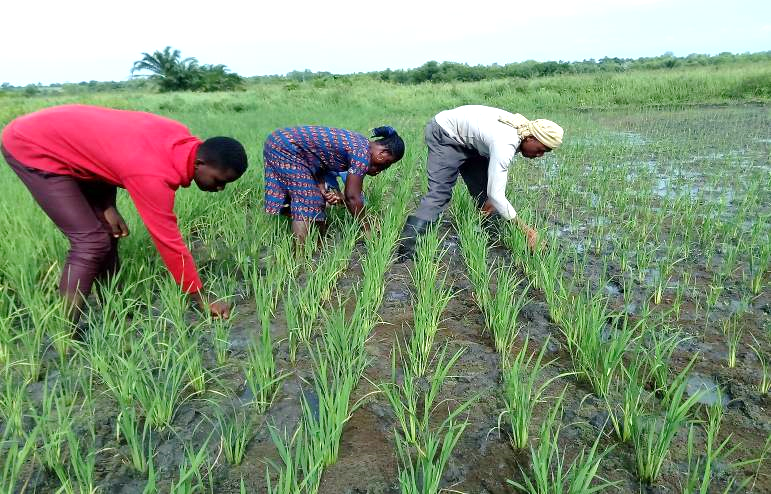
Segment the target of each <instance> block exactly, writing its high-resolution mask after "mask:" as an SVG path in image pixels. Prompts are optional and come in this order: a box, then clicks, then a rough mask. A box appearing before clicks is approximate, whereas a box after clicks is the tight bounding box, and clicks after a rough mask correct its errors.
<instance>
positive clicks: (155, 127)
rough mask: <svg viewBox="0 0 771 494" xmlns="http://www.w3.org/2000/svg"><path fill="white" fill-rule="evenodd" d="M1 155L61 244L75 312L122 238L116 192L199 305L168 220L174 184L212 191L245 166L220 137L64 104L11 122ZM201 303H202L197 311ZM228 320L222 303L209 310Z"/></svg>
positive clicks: (193, 277) (234, 144) (237, 149)
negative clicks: (62, 238) (65, 243)
mask: <svg viewBox="0 0 771 494" xmlns="http://www.w3.org/2000/svg"><path fill="white" fill-rule="evenodd" d="M2 148H3V154H4V156H5V158H6V161H8V163H9V165H10V166H11V168H12V169H13V170H14V171H15V172H16V174H17V175H18V176H19V178H20V179H21V180H22V181H23V182H24V184H25V185H26V186H27V188H28V189H29V190H30V193H31V194H32V196H33V197H34V198H35V200H36V201H37V202H38V204H39V205H40V206H41V208H42V209H43V210H44V211H45V212H46V214H48V216H49V217H50V218H51V219H52V220H53V222H54V223H55V224H56V225H57V226H58V227H59V229H60V230H61V231H62V232H63V233H64V234H65V235H66V236H67V238H68V240H69V241H70V252H69V254H68V257H67V261H66V263H65V265H64V272H63V274H62V279H61V282H60V291H61V293H62V295H63V296H65V297H66V298H67V299H69V300H70V301H71V302H72V303H73V305H75V306H78V305H79V304H80V303H81V302H82V297H83V296H85V295H88V293H89V292H90V290H91V285H92V283H93V281H94V279H96V278H97V277H99V276H102V275H104V274H109V272H112V271H114V270H115V269H117V239H118V238H120V237H123V236H126V235H128V228H127V227H126V224H125V222H124V221H123V218H122V217H121V216H120V214H119V213H118V211H117V209H116V207H115V195H116V187H122V188H125V189H126V191H127V192H128V193H129V195H130V196H131V199H132V201H133V202H134V204H135V206H136V208H137V211H138V213H139V215H140V217H141V218H142V221H143V222H144V224H145V225H146V227H147V229H148V231H149V232H150V235H151V236H152V239H153V242H154V243H155V245H156V247H157V249H158V252H159V253H160V255H161V257H162V258H163V261H164V263H165V264H166V266H167V268H168V270H169V272H170V273H171V275H172V276H173V277H174V279H175V280H176V282H177V283H178V284H179V285H180V286H181V287H182V289H183V290H184V291H185V292H187V293H189V294H190V295H191V296H192V297H193V298H194V299H195V300H196V301H198V302H199V303H200V304H204V301H203V300H202V297H201V293H202V288H203V284H202V282H201V279H200V277H199V276H198V272H197V269H196V266H195V262H194V261H193V258H192V256H191V254H190V251H189V250H188V249H187V247H186V246H185V243H184V241H183V239H182V235H181V233H180V231H179V228H178V226H177V217H176V215H175V214H174V197H175V192H176V190H177V188H178V187H188V186H189V185H190V184H191V183H192V182H193V181H195V182H196V184H197V186H198V188H199V189H201V190H203V191H207V192H217V191H221V190H223V189H224V188H225V186H226V185H227V184H228V183H230V182H233V181H235V180H237V179H238V178H239V177H240V176H241V175H242V174H243V173H244V171H246V168H247V157H246V152H245V151H244V148H243V146H242V145H241V144H240V143H239V142H238V141H236V140H235V139H231V138H229V137H215V138H212V139H208V140H206V141H204V142H201V140H200V139H199V138H197V137H195V136H193V135H192V134H191V133H190V131H189V130H188V129H187V127H185V126H184V125H182V124H181V123H179V122H176V121H174V120H171V119H168V118H165V117H161V116H158V115H153V114H150V113H144V112H136V111H124V110H112V109H108V108H100V107H96V106H85V105H65V106H58V107H53V108H48V109H45V110H41V111H38V112H35V113H32V114H29V115H26V116H22V117H20V118H18V119H16V120H14V121H12V122H11V123H10V124H8V126H6V128H5V129H4V131H3V135H2ZM205 305H207V304H204V306H205ZM210 309H211V310H212V313H213V314H214V315H222V316H227V315H228V311H229V308H228V307H227V306H226V305H225V304H219V303H215V304H212V305H211V306H210Z"/></svg>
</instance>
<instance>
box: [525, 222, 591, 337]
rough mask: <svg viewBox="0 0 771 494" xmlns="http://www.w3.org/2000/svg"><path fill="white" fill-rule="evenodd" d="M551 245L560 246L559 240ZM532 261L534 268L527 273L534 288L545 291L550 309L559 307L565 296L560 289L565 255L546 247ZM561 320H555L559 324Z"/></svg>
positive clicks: (554, 238)
mask: <svg viewBox="0 0 771 494" xmlns="http://www.w3.org/2000/svg"><path fill="white" fill-rule="evenodd" d="M520 236H522V235H520ZM549 245H552V246H556V245H558V243H557V238H556V237H552V238H551V239H550V240H549ZM530 259H531V261H530V264H531V265H532V266H533V267H532V268H530V269H527V270H526V271H527V272H528V276H530V278H531V279H532V281H533V286H535V287H537V288H540V289H541V290H543V292H544V295H545V296H546V301H547V303H548V304H549V306H550V308H551V306H552V305H557V304H558V303H559V301H560V299H559V297H560V296H562V295H563V293H562V292H561V291H560V289H559V288H560V283H561V282H562V270H563V269H564V266H565V255H564V253H563V252H562V250H561V249H559V248H557V247H546V248H544V249H541V251H539V252H538V253H537V254H536V255H535V256H532V258H530ZM584 266H585V264H584ZM577 271H578V272H584V269H580V268H579V269H578V270H577ZM557 317H560V316H559V315H558V316H557ZM560 320H561V319H555V321H558V323H559V321H560Z"/></svg>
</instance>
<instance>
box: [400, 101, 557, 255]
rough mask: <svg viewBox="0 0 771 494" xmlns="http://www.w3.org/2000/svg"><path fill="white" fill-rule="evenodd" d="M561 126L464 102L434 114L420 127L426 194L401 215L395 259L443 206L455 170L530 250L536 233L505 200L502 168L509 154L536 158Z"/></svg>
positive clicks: (505, 177)
mask: <svg viewBox="0 0 771 494" xmlns="http://www.w3.org/2000/svg"><path fill="white" fill-rule="evenodd" d="M562 136H563V130H562V127H560V126H559V125H557V124H556V123H554V122H552V121H550V120H544V119H538V120H528V119H527V118H525V117H523V116H522V115H520V114H518V113H516V114H515V113H510V112H507V111H505V110H501V109H498V108H492V107H489V106H482V105H466V106H461V107H458V108H455V109H453V110H446V111H443V112H440V113H439V114H437V115H436V116H435V117H434V118H433V119H432V120H431V121H430V122H429V123H428V125H426V131H425V139H426V145H427V146H428V163H427V170H428V192H427V193H426V195H425V196H423V198H422V199H421V201H420V206H419V207H418V209H417V210H416V211H415V213H414V214H413V215H411V216H409V217H408V218H407V222H406V224H405V225H404V230H403V231H402V235H401V242H400V246H399V257H400V259H402V260H403V259H406V258H408V257H412V255H413V253H414V250H415V242H416V240H417V237H418V236H420V235H422V234H423V233H425V231H426V229H427V228H428V227H429V226H430V225H431V224H432V223H434V222H435V221H436V220H437V219H438V218H439V216H440V215H441V214H442V212H444V210H445V209H446V208H447V205H448V204H449V202H450V199H451V197H452V188H453V186H454V185H455V182H456V181H457V179H458V174H460V175H461V177H463V181H464V182H465V183H466V186H467V187H468V190H469V193H470V194H471V195H472V196H473V197H474V198H475V199H476V201H477V206H478V207H479V208H480V209H481V210H482V211H484V212H485V213H486V214H488V215H495V214H498V215H500V216H501V217H502V218H504V219H506V220H510V221H514V222H516V224H517V227H518V228H519V229H520V231H522V233H523V234H524V235H525V236H526V237H527V241H528V245H529V246H530V248H531V249H535V247H536V245H537V243H538V233H537V232H536V231H535V230H534V229H533V228H531V227H530V226H529V225H527V224H526V223H525V222H524V221H522V220H521V219H520V218H518V217H517V212H516V211H515V210H514V208H513V207H512V205H511V203H510V202H509V200H508V199H506V183H507V181H508V170H509V164H510V163H511V160H512V159H513V158H514V155H515V154H516V153H517V152H519V153H520V154H521V155H522V156H524V157H526V158H539V157H541V156H543V155H544V154H545V153H548V152H549V151H552V150H553V149H556V148H558V147H559V146H560V144H562Z"/></svg>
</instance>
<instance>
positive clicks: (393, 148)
mask: <svg viewBox="0 0 771 494" xmlns="http://www.w3.org/2000/svg"><path fill="white" fill-rule="evenodd" d="M372 137H380V139H378V140H376V141H375V142H376V143H378V144H380V145H381V146H383V148H384V149H385V150H386V151H388V152H389V153H391V156H393V157H394V161H399V160H400V159H402V156H404V140H403V139H402V138H401V137H400V136H399V134H397V133H396V129H394V128H393V127H389V126H388V125H384V126H382V127H378V128H376V129H372Z"/></svg>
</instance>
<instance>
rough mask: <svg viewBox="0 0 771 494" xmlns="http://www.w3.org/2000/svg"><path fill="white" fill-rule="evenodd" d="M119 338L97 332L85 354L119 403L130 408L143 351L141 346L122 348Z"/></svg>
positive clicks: (90, 367) (92, 368) (91, 367)
mask: <svg viewBox="0 0 771 494" xmlns="http://www.w3.org/2000/svg"><path fill="white" fill-rule="evenodd" d="M120 340H121V335H117V334H114V333H110V332H95V333H94V334H92V335H91V337H90V342H89V343H90V344H89V345H86V346H85V347H84V349H83V352H82V353H83V355H84V356H85V359H86V361H87V362H88V364H87V365H88V367H89V369H90V370H91V371H92V373H94V374H95V375H96V376H97V377H98V378H99V380H101V381H102V383H103V384H104V385H105V386H106V387H107V389H108V390H109V391H110V393H111V394H112V395H113V397H114V398H115V399H116V400H117V402H118V405H119V406H121V407H127V406H130V405H131V404H132V403H133V399H134V388H135V386H136V379H137V377H138V375H139V373H140V368H141V366H142V365H143V357H142V355H143V353H144V352H143V351H142V350H141V347H142V345H134V346H130V347H129V348H128V349H127V350H126V351H123V347H122V345H121V344H120Z"/></svg>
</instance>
